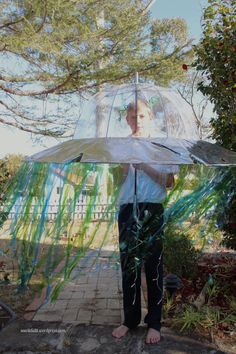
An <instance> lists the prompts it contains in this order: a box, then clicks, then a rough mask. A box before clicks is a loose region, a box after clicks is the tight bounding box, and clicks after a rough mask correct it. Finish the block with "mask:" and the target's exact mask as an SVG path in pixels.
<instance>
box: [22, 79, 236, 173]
mask: <svg viewBox="0 0 236 354" xmlns="http://www.w3.org/2000/svg"><path fill="white" fill-rule="evenodd" d="M140 102H141V103H143V104H145V105H146V106H147V107H148V109H149V110H150V114H151V117H152V119H150V120H149V123H148V125H147V126H146V128H145V129H146V131H145V134H144V136H145V137H131V129H130V126H129V125H128V124H127V119H126V118H127V109H128V107H129V105H134V106H135V105H136V106H137V105H138V103H140ZM29 160H31V161H38V162H55V163H67V162H94V163H130V164H132V163H136V164H137V163H152V164H163V165H165V164H169V165H181V164H194V163H196V162H198V163H203V164H205V165H213V166H225V165H226V166H227V165H236V153H234V152H232V151H229V150H226V149H223V148H221V147H220V146H217V145H215V144H211V143H208V142H205V141H202V140H199V135H198V129H197V125H196V120H195V118H194V115H193V112H192V110H191V108H190V107H189V105H188V104H187V103H186V102H185V100H184V99H183V98H182V97H181V96H180V95H179V94H178V93H176V92H175V91H174V90H171V89H169V88H164V87H159V86H155V85H153V84H146V83H145V84H143V83H137V82H136V83H132V84H124V85H118V86H111V85H107V86H106V87H104V88H103V89H102V91H100V92H98V93H97V94H95V95H94V96H93V97H92V98H91V99H90V100H89V101H88V102H87V104H85V105H84V106H83V107H82V114H81V118H80V119H79V120H78V122H77V124H76V128H75V133H74V137H73V139H72V140H70V141H67V142H64V143H62V144H59V145H56V146H55V147H52V148H50V149H47V150H44V151H42V152H40V153H37V154H35V155H33V156H31V157H30V158H29Z"/></svg>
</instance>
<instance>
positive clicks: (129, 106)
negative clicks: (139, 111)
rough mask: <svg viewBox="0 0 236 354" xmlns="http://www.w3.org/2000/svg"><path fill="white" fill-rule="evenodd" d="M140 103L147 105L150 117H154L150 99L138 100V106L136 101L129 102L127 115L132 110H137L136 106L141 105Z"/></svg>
mask: <svg viewBox="0 0 236 354" xmlns="http://www.w3.org/2000/svg"><path fill="white" fill-rule="evenodd" d="M140 105H143V106H145V107H146V108H147V110H148V113H149V115H150V117H151V118H152V117H153V112H152V110H151V108H150V107H149V104H148V101H146V100H137V106H136V103H135V102H130V103H129V104H128V107H127V115H128V114H129V113H130V112H131V111H135V110H136V107H139V106H140Z"/></svg>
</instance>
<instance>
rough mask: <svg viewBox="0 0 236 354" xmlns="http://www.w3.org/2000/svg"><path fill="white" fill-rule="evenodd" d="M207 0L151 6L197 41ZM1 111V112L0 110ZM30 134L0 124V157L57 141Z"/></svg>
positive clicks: (172, 0) (163, 0)
mask: <svg viewBox="0 0 236 354" xmlns="http://www.w3.org/2000/svg"><path fill="white" fill-rule="evenodd" d="M206 4H207V0H156V2H155V3H154V5H153V6H152V8H151V9H150V10H151V14H152V17H153V18H170V17H181V18H183V19H185V20H186V22H187V25H188V28H189V33H190V37H191V38H193V39H195V41H198V40H199V38H200V36H201V15H202V7H204V6H205V5H206ZM0 113H1V112H0ZM34 140H35V141H34V142H32V138H31V134H29V133H25V132H21V131H19V130H17V129H15V128H12V127H5V126H3V125H2V124H0V158H3V157H4V156H5V155H7V154H13V153H15V154H17V153H19V154H23V155H31V154H33V153H36V152H38V151H40V150H43V149H44V148H45V147H50V146H53V145H55V144H57V143H58V141H57V140H56V139H53V138H51V139H47V140H45V139H43V140H38V139H34Z"/></svg>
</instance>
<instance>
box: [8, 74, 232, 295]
mask: <svg viewBox="0 0 236 354" xmlns="http://www.w3.org/2000/svg"><path fill="white" fill-rule="evenodd" d="M139 100H140V101H145V102H146V103H147V104H148V106H149V107H150V109H151V111H152V115H153V119H152V120H151V122H150V127H149V131H150V134H149V136H148V137H131V136H130V133H131V132H130V129H129V126H128V125H127V122H126V112H127V107H128V105H129V104H130V103H131V102H133V103H134V104H137V102H138V101H139ZM143 163H144V164H147V165H149V164H150V165H155V164H156V165H158V166H163V168H164V167H165V171H168V169H169V173H171V172H173V171H176V169H177V166H182V167H181V168H180V170H179V177H178V179H177V183H176V185H175V187H174V189H173V190H171V191H170V193H169V194H168V197H167V198H166V201H165V205H166V206H168V207H166V209H165V214H164V224H165V225H166V227H174V226H173V225H176V223H177V224H178V223H180V222H183V221H184V220H186V219H187V217H189V216H190V215H191V216H192V215H193V213H195V214H197V217H198V218H201V217H202V216H203V215H205V212H206V211H207V210H208V209H209V208H213V207H214V210H215V209H217V208H218V207H219V205H221V207H224V205H226V204H227V202H228V200H229V198H230V196H232V194H233V193H234V192H235V190H234V188H235V187H232V185H233V183H232V176H233V175H234V174H232V169H231V168H230V166H233V165H235V164H236V153H235V152H232V151H229V150H226V149H224V148H221V147H220V146H217V145H215V144H211V143H209V142H206V141H202V140H199V138H198V130H197V127H196V124H195V120H194V117H193V114H192V111H191V109H190V107H189V106H188V105H187V104H186V102H185V101H184V100H183V99H182V98H181V97H180V96H179V95H178V94H177V93H175V92H173V91H172V90H170V89H168V88H163V87H157V86H154V85H152V84H147V83H143V84H141V83H138V82H137V80H136V82H135V83H133V84H123V85H120V86H110V85H107V86H104V87H103V88H102V90H101V91H99V92H98V93H97V94H95V95H94V96H93V97H92V99H91V100H90V101H89V102H88V104H85V105H84V107H83V109H82V114H81V118H80V119H79V120H78V122H77V126H76V129H75V134H74V137H73V139H71V140H69V141H66V142H63V143H61V144H58V145H56V146H55V147H52V148H49V149H46V150H44V151H42V152H40V153H37V154H34V155H32V156H30V157H28V158H27V160H26V161H25V162H24V164H23V165H22V167H21V169H20V170H19V172H18V174H17V176H15V177H14V179H13V180H12V181H11V182H10V183H9V185H8V186H7V187H6V188H5V190H4V191H3V192H2V195H3V196H4V198H2V200H4V203H3V202H2V209H1V210H2V214H1V215H2V216H4V217H5V219H6V218H7V217H8V216H9V215H10V214H11V213H13V211H14V215H15V217H14V218H13V219H12V220H11V223H10V225H9V230H8V231H9V234H10V235H11V246H12V249H13V255H14V257H16V259H17V262H18V266H19V288H22V289H23V288H25V287H27V285H28V284H29V282H30V280H31V278H32V277H33V276H34V274H35V272H36V271H40V272H41V274H42V283H43V285H44V286H46V287H47V298H48V297H49V296H50V297H51V299H55V298H56V297H57V296H58V293H59V291H60V290H61V288H62V287H63V286H64V284H65V282H66V281H68V279H69V278H70V274H71V272H72V270H73V269H74V267H75V266H76V265H77V263H78V261H79V260H80V259H81V257H82V256H83V255H85V254H86V251H87V250H88V249H89V247H90V246H91V244H92V243H93V241H94V240H95V238H96V235H97V234H98V230H99V227H100V226H101V224H102V223H103V222H104V220H105V221H106V228H105V230H103V237H102V240H100V244H99V247H100V248H102V246H103V245H104V244H105V243H106V240H107V239H108V238H109V235H110V230H111V227H112V225H114V222H115V221H116V219H117V211H118V207H119V200H120V196H121V193H122V185H123V178H122V166H124V165H139V164H143ZM193 165H196V166H197V168H196V170H194V168H193ZM205 166H213V169H211V168H210V169H209V170H206V169H205V168H206V167H205ZM226 167H227V168H226ZM139 174H140V172H139V170H138V169H136V168H134V170H133V179H131V180H132V183H131V184H130V186H129V189H130V191H131V194H132V195H133V203H132V205H133V212H132V215H133V217H134V219H135V220H136V226H135V230H134V234H135V238H136V239H137V240H138V242H141V243H142V235H144V234H145V233H147V232H149V233H150V230H155V231H154V233H153V232H152V236H153V237H155V235H157V233H158V231H159V229H158V226H157V223H158V220H156V219H155V217H154V218H153V220H152V221H150V220H148V218H146V219H145V215H144V216H142V217H141V215H139V211H138V208H137V205H138V203H139V198H140V194H142V193H144V189H145V185H142V188H141V189H140V188H139V187H138V186H139V185H140V183H139V179H140V176H139ZM192 174H195V175H196V176H198V177H199V178H198V183H197V184H196V186H195V189H194V190H193V191H191V192H190V193H189V194H187V195H186V193H185V194H184V193H183V190H184V184H185V182H184V181H185V178H186V177H187V176H189V175H190V176H191V175H192ZM58 181H59V185H58ZM55 187H56V188H57V189H58V200H57V204H56V205H54V206H53V205H52V200H53V198H54V194H53V193H54V192H53V191H54V190H55ZM154 192H155V188H153V193H154ZM150 193H152V192H150ZM85 197H86V198H85ZM84 198H85V199H86V202H85V203H84V204H83V200H84ZM98 200H99V207H101V206H102V211H101V210H100V212H98V211H97V210H98V209H97V207H98ZM81 205H82V209H81ZM52 208H55V211H54V212H53V213H52ZM96 213H97V214H99V218H100V219H99V218H98V219H97V220H96V223H93V225H92V227H91V224H92V219H93V218H96V216H95V214H96ZM52 215H53V218H52ZM79 215H80V217H81V215H82V217H81V219H80V217H79ZM157 219H158V218H157ZM3 222H4V220H2V224H3ZM161 227H163V226H161ZM63 235H66V239H67V242H66V245H65V247H64V248H63V249H62V250H61V248H60V240H61V238H62V236H63ZM74 248H76V251H74ZM2 252H3V253H4V251H2ZM140 262H141V259H140V257H139V256H138V257H137V263H136V264H135V266H137V265H140Z"/></svg>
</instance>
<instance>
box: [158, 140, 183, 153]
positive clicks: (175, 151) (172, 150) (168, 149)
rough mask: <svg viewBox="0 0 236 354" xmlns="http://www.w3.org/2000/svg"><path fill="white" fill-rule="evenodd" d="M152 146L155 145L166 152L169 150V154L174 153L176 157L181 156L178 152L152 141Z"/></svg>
mask: <svg viewBox="0 0 236 354" xmlns="http://www.w3.org/2000/svg"><path fill="white" fill-rule="evenodd" d="M152 144H154V145H156V146H160V147H162V148H164V149H166V150H169V151H171V152H174V153H175V154H176V155H180V156H181V153H180V152H178V151H175V150H173V149H171V148H169V147H167V146H165V145H162V144H159V143H155V142H154V141H152Z"/></svg>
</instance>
